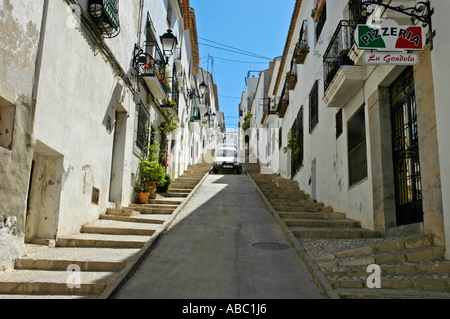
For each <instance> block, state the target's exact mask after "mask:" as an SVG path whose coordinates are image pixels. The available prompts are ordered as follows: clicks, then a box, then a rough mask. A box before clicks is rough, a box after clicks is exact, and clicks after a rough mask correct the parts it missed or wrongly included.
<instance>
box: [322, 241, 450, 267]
mask: <svg viewBox="0 0 450 319" xmlns="http://www.w3.org/2000/svg"><path fill="white" fill-rule="evenodd" d="M444 252H445V248H444V247H436V246H430V247H423V248H415V249H405V250H397V251H391V252H383V253H378V254H373V255H367V256H361V257H353V258H338V259H335V260H333V261H328V262H322V263H319V267H321V268H322V269H327V268H329V267H351V266H366V265H370V264H377V265H383V264H400V263H405V262H420V261H433V260H442V259H443V256H444Z"/></svg>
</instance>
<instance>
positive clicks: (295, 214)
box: [278, 212, 345, 219]
mask: <svg viewBox="0 0 450 319" xmlns="http://www.w3.org/2000/svg"><path fill="white" fill-rule="evenodd" d="M278 215H279V216H280V217H281V218H299V219H345V214H344V213H338V212H330V213H317V212H280V213H279V214H278Z"/></svg>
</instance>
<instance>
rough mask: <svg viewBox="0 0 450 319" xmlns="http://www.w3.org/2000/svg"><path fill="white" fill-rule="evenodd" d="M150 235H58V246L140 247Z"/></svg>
mask: <svg viewBox="0 0 450 319" xmlns="http://www.w3.org/2000/svg"><path fill="white" fill-rule="evenodd" d="M149 240H150V236H137V235H106V234H88V233H82V234H75V235H72V236H67V237H62V238H61V237H60V238H59V239H58V245H59V246H60V247H97V248H142V247H143V246H144V245H145V243H146V242H147V241H149Z"/></svg>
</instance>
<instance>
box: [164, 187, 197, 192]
mask: <svg viewBox="0 0 450 319" xmlns="http://www.w3.org/2000/svg"><path fill="white" fill-rule="evenodd" d="M192 189H193V188H169V193H190V192H191V191H192Z"/></svg>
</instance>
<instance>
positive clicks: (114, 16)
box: [89, 0, 120, 38]
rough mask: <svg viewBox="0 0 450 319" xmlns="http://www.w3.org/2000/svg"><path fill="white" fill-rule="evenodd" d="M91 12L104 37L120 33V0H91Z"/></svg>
mask: <svg viewBox="0 0 450 319" xmlns="http://www.w3.org/2000/svg"><path fill="white" fill-rule="evenodd" d="M89 14H90V15H91V17H92V19H93V20H94V23H95V24H96V26H97V28H98V29H99V31H100V32H101V33H102V35H103V36H104V37H107V38H114V37H116V36H117V35H118V34H119V33H120V22H119V0H89Z"/></svg>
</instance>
